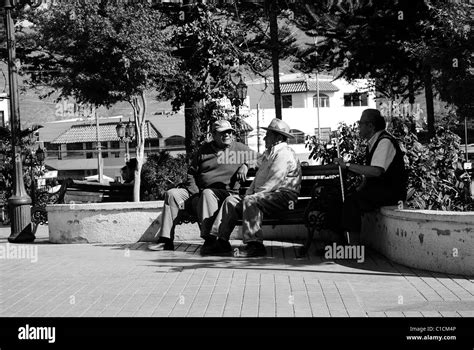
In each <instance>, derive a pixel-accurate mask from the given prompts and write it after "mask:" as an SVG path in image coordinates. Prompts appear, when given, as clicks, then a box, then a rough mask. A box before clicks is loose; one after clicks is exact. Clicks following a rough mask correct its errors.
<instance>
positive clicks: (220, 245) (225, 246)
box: [201, 238, 232, 256]
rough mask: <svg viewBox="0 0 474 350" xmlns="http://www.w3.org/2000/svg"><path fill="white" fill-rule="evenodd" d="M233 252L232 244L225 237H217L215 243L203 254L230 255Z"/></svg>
mask: <svg viewBox="0 0 474 350" xmlns="http://www.w3.org/2000/svg"><path fill="white" fill-rule="evenodd" d="M230 252H232V246H231V245H230V243H229V242H228V241H226V240H224V239H220V238H219V239H217V240H216V241H215V242H214V244H213V245H211V246H210V247H208V248H207V249H205V250H204V251H202V252H201V254H202V255H217V256H219V255H228V254H229V253H230Z"/></svg>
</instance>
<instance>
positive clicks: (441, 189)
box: [307, 113, 474, 211]
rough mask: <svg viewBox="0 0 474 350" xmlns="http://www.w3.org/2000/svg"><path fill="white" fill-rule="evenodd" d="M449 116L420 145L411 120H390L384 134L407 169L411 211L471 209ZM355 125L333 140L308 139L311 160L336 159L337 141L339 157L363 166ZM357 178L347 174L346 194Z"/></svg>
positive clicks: (340, 128)
mask: <svg viewBox="0 0 474 350" xmlns="http://www.w3.org/2000/svg"><path fill="white" fill-rule="evenodd" d="M456 120H457V119H456V116H455V115H454V114H453V113H450V114H448V115H447V116H446V117H444V118H443V119H441V121H440V123H439V124H438V126H437V128H436V134H435V136H434V137H433V138H432V139H431V140H430V141H429V142H428V143H427V144H421V143H420V142H419V141H418V137H417V135H416V134H415V133H414V128H413V125H414V121H413V119H412V118H411V117H396V118H392V120H391V122H390V125H389V126H388V128H387V130H388V131H389V132H391V133H392V134H393V135H394V136H395V137H396V138H397V139H398V140H399V144H400V148H401V149H402V151H403V152H404V153H405V156H404V159H405V165H406V167H407V169H408V199H407V205H408V207H410V208H414V209H429V210H452V211H470V210H473V209H474V203H473V201H472V199H471V196H470V192H469V188H470V181H471V179H470V177H469V174H467V173H466V172H465V171H464V170H463V167H462V162H463V160H464V159H465V157H464V152H463V150H462V148H461V139H460V137H459V136H458V135H456V134H455V133H454V132H453V131H452V130H454V129H455V127H456V125H457V122H456ZM357 130H358V128H357V125H356V124H354V125H352V126H348V125H346V124H343V123H342V124H340V125H339V126H338V132H337V135H339V136H338V137H337V138H335V139H332V140H331V141H330V142H329V143H326V144H322V145H319V144H317V143H316V139H315V138H314V137H313V138H310V139H308V141H307V145H308V147H309V148H310V150H311V157H313V159H319V160H320V161H321V163H322V164H328V163H330V162H332V159H333V158H335V157H336V156H337V151H336V141H339V144H340V151H341V155H342V156H343V157H344V158H345V159H346V160H347V161H350V162H352V163H359V164H363V162H364V152H365V143H364V142H363V141H362V140H361V139H360V137H359V133H358V131H357ZM354 177H358V176H356V175H354V174H352V173H349V178H348V186H347V191H348V192H350V191H352V190H353V189H354V186H355V185H356V184H357V183H358V180H357V179H354Z"/></svg>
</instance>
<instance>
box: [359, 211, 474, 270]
mask: <svg viewBox="0 0 474 350" xmlns="http://www.w3.org/2000/svg"><path fill="white" fill-rule="evenodd" d="M361 240H362V242H363V243H365V244H367V245H369V246H371V247H373V248H374V249H375V250H377V251H379V252H380V253H382V254H383V255H385V256H386V257H387V258H389V259H390V260H392V261H395V262H397V263H400V264H402V265H406V266H410V267H415V268H418V269H424V270H429V271H435V272H444V273H450V274H459V275H467V276H473V275H474V212H446V211H434V210H410V209H398V208H397V207H395V206H394V207H383V208H381V209H380V210H379V211H377V212H374V213H369V214H365V215H364V216H363V220H362V234H361Z"/></svg>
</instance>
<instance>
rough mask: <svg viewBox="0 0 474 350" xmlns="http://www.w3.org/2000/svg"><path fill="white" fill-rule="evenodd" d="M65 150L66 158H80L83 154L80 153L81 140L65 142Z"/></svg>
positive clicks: (81, 149)
mask: <svg viewBox="0 0 474 350" xmlns="http://www.w3.org/2000/svg"><path fill="white" fill-rule="evenodd" d="M66 151H67V157H68V158H82V157H83V156H84V155H83V153H82V151H83V148H82V142H76V143H67V144H66Z"/></svg>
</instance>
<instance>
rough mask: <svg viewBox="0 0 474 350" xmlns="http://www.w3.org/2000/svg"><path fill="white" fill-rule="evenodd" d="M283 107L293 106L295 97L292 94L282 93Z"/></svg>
mask: <svg viewBox="0 0 474 350" xmlns="http://www.w3.org/2000/svg"><path fill="white" fill-rule="evenodd" d="M281 107H282V108H291V107H293V98H292V96H291V95H281Z"/></svg>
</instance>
